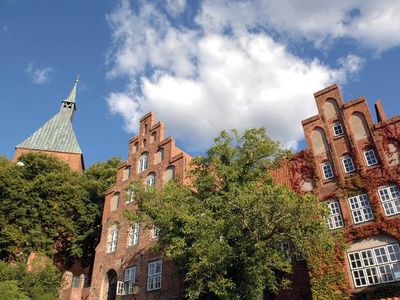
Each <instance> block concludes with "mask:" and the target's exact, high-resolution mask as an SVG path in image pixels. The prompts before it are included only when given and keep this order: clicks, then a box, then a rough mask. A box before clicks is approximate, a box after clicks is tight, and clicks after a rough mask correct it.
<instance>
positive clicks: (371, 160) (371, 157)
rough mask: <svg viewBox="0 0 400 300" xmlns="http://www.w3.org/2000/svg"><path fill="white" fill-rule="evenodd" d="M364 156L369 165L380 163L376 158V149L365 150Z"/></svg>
mask: <svg viewBox="0 0 400 300" xmlns="http://www.w3.org/2000/svg"><path fill="white" fill-rule="evenodd" d="M364 158H365V162H366V163H367V166H368V167H369V166H373V165H376V164H378V160H377V159H376V155H375V151H374V150H373V149H369V150H365V151H364Z"/></svg>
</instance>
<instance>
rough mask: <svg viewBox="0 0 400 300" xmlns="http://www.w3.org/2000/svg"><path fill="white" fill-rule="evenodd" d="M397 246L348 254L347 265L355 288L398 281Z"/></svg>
mask: <svg viewBox="0 0 400 300" xmlns="http://www.w3.org/2000/svg"><path fill="white" fill-rule="evenodd" d="M396 251H397V253H399V252H400V247H399V244H390V245H387V246H381V247H376V248H372V249H367V250H361V251H356V252H351V253H348V258H349V265H350V270H351V274H352V276H353V281H354V285H355V287H362V286H368V285H374V284H381V283H386V282H392V281H399V280H400V272H399V267H400V253H399V255H394V256H392V253H394V252H396Z"/></svg>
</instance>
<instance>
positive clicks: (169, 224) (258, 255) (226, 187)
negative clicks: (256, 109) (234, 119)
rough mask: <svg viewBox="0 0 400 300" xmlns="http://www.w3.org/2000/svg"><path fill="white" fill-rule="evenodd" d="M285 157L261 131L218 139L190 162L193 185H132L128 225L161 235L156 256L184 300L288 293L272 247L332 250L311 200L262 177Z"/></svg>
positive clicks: (284, 261)
mask: <svg viewBox="0 0 400 300" xmlns="http://www.w3.org/2000/svg"><path fill="white" fill-rule="evenodd" d="M287 155H288V151H285V150H282V149H281V148H280V146H279V144H278V143H277V142H274V141H272V140H271V139H270V138H268V136H267V135H266V133H265V130H264V129H250V130H246V131H245V132H244V133H243V135H240V134H239V133H238V132H237V131H235V130H233V131H232V132H231V133H228V132H222V133H221V135H220V136H219V137H218V138H217V139H216V140H215V144H214V146H213V147H212V148H210V149H209V150H208V152H207V155H205V156H204V157H198V158H195V159H194V160H193V162H192V165H191V170H190V172H189V175H190V178H191V182H192V184H191V185H190V186H183V185H180V184H178V183H175V182H172V183H169V184H167V185H166V187H165V188H164V189H163V190H161V191H160V190H156V189H154V188H149V187H145V186H143V184H142V183H141V182H139V181H138V182H135V183H134V185H133V189H134V192H135V197H136V201H137V202H138V207H139V211H138V212H127V213H126V215H127V217H128V218H129V219H131V220H136V221H140V222H142V223H145V224H147V226H148V227H151V226H152V225H153V224H154V225H155V226H157V227H158V228H160V230H161V236H160V237H159V239H158V242H157V244H156V250H158V251H161V252H162V253H163V254H164V255H165V256H166V257H168V258H169V259H172V260H174V261H175V262H176V265H177V266H178V267H179V268H180V271H181V273H182V275H183V277H184V280H185V285H186V288H185V289H186V296H187V298H188V299H199V298H204V299H205V298H215V299H258V298H259V296H260V295H261V294H262V293H263V291H264V290H265V289H268V290H269V291H271V292H274V293H275V292H277V291H278V290H279V289H280V288H282V287H285V286H287V280H286V278H285V274H287V273H290V272H291V263H290V261H289V259H288V256H287V253H285V252H284V251H282V250H281V249H280V247H279V243H282V242H290V243H291V245H292V248H291V253H290V254H289V255H293V254H294V253H295V252H296V251H298V250H299V249H301V250H302V251H303V252H305V253H306V254H308V253H311V252H313V251H315V249H321V248H324V249H326V247H327V246H329V245H332V243H331V240H330V235H329V233H328V231H327V228H326V225H325V223H324V222H323V221H322V220H323V219H322V218H321V215H322V216H323V215H324V214H325V210H324V209H323V207H322V205H321V204H320V202H319V201H318V199H317V198H316V197H314V196H311V195H303V196H302V195H299V194H297V193H295V192H293V191H291V190H290V189H289V188H288V187H286V186H282V185H278V184H275V183H274V182H273V180H272V177H271V176H270V175H269V173H268V170H270V169H271V168H273V167H276V166H277V165H279V161H280V160H281V159H282V158H285V157H286V156H287Z"/></svg>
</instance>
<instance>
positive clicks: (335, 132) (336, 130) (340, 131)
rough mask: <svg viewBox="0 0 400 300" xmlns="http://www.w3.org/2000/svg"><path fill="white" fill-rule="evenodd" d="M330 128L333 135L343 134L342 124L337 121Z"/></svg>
mask: <svg viewBox="0 0 400 300" xmlns="http://www.w3.org/2000/svg"><path fill="white" fill-rule="evenodd" d="M332 130H333V135H334V136H342V135H343V134H344V130H343V126H342V124H341V123H339V122H337V123H335V124H333V126H332Z"/></svg>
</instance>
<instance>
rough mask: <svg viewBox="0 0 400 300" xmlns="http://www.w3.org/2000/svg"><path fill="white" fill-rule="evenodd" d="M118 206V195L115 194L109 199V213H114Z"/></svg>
mask: <svg viewBox="0 0 400 300" xmlns="http://www.w3.org/2000/svg"><path fill="white" fill-rule="evenodd" d="M118 204H119V193H115V194H114V195H113V196H112V198H111V205H110V207H111V211H114V210H116V209H117V208H118Z"/></svg>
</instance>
